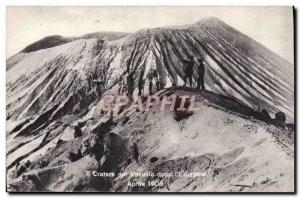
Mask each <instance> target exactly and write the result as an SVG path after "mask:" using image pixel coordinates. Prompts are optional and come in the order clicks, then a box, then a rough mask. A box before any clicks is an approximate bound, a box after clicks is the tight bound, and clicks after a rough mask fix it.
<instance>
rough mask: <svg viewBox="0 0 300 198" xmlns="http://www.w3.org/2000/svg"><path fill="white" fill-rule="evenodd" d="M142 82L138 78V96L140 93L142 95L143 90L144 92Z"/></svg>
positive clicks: (141, 79)
mask: <svg viewBox="0 0 300 198" xmlns="http://www.w3.org/2000/svg"><path fill="white" fill-rule="evenodd" d="M144 83H145V82H144V80H143V78H142V77H141V78H140V80H139V83H138V90H139V93H138V95H139V96H140V95H142V93H143V90H144Z"/></svg>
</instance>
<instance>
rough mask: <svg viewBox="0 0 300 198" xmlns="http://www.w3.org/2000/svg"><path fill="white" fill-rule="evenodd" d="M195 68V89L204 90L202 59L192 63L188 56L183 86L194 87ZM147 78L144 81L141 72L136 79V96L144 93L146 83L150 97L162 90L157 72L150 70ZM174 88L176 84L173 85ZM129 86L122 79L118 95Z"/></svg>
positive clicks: (185, 61) (126, 81)
mask: <svg viewBox="0 0 300 198" xmlns="http://www.w3.org/2000/svg"><path fill="white" fill-rule="evenodd" d="M195 65H196V66H197V72H196V73H197V82H196V84H197V89H203V90H205V85H204V74H205V66H204V58H202V57H201V58H198V59H197V63H196V62H195V61H194V57H193V56H189V57H188V59H186V60H184V79H183V80H184V86H187V85H188V84H189V86H190V87H194V83H193V74H194V67H195ZM147 73H148V74H147V76H146V78H145V79H144V75H143V74H144V72H141V74H140V77H139V79H138V84H137V85H138V86H137V87H138V95H142V94H144V92H145V84H146V82H148V92H149V94H150V95H152V94H153V93H154V92H155V91H159V90H160V89H162V88H163V83H162V82H161V80H162V78H161V76H160V75H159V73H158V72H157V70H156V69H154V68H151V69H150V70H149V71H148V72H147ZM131 84H132V83H131ZM173 86H176V83H175V84H173ZM128 87H129V84H128V79H126V78H124V79H123V80H120V82H119V88H118V93H119V94H120V95H121V94H124V93H125V92H127V91H128V89H129V88H128Z"/></svg>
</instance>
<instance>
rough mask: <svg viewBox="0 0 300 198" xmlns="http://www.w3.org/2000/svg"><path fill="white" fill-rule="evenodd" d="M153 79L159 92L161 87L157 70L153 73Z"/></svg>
mask: <svg viewBox="0 0 300 198" xmlns="http://www.w3.org/2000/svg"><path fill="white" fill-rule="evenodd" d="M153 77H154V80H155V86H156V91H159V89H160V87H159V80H158V79H159V76H158V73H157V71H156V70H154V71H153Z"/></svg>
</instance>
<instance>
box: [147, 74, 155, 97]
mask: <svg viewBox="0 0 300 198" xmlns="http://www.w3.org/2000/svg"><path fill="white" fill-rule="evenodd" d="M155 72H156V70H150V71H149V73H148V75H147V79H148V81H149V93H150V95H151V94H152V87H153V79H154V78H155V76H154V75H155V74H154V73H155Z"/></svg>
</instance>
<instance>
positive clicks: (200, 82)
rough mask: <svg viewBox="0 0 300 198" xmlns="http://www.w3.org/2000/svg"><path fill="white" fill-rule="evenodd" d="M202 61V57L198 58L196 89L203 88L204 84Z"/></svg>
mask: <svg viewBox="0 0 300 198" xmlns="http://www.w3.org/2000/svg"><path fill="white" fill-rule="evenodd" d="M203 61H204V60H203V59H202V58H199V59H198V62H199V65H198V78H197V89H203V90H205V86H204V74H205V68H204V63H203Z"/></svg>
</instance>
